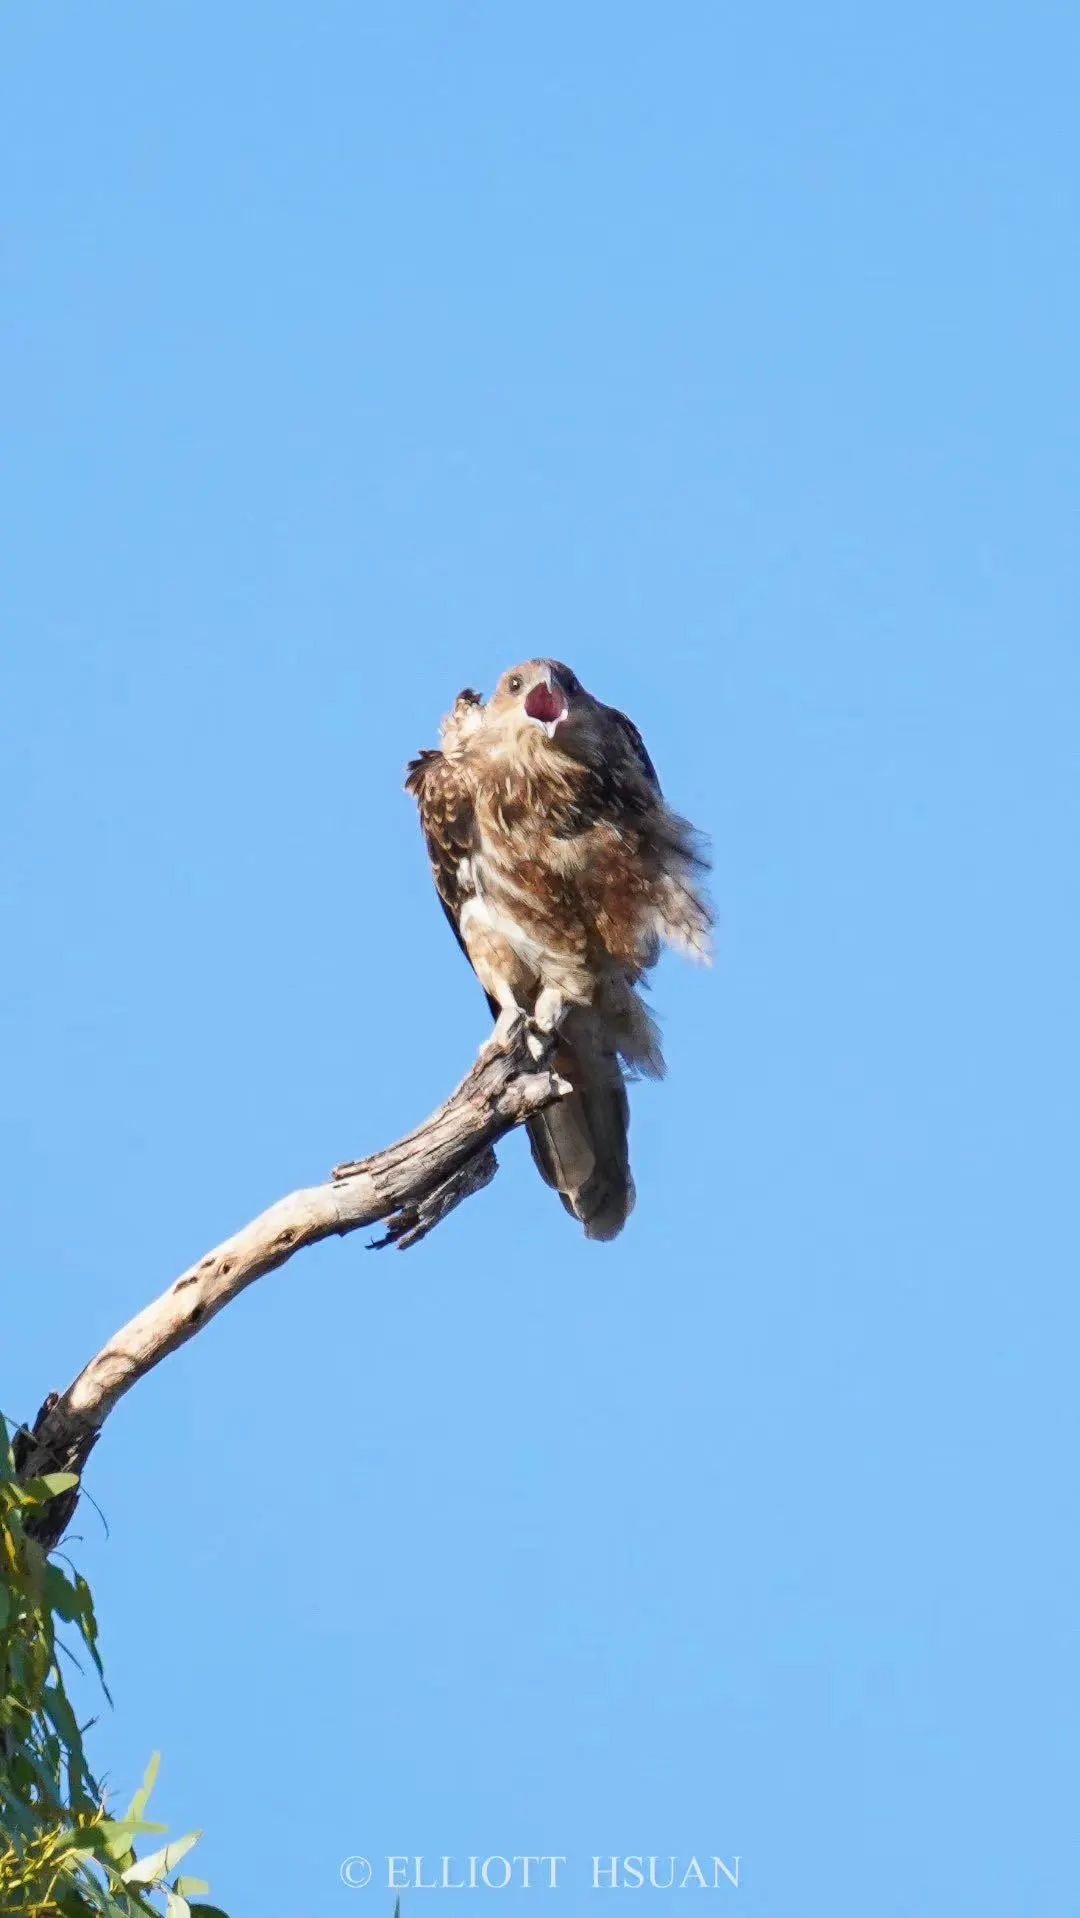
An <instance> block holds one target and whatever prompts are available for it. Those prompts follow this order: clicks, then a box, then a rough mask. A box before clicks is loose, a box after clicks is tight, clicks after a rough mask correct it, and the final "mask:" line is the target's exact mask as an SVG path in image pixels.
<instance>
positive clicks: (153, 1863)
mask: <svg viewBox="0 0 1080 1918" xmlns="http://www.w3.org/2000/svg"><path fill="white" fill-rule="evenodd" d="M201 1837H202V1832H201V1831H189V1832H187V1833H185V1835H184V1837H183V1838H174V1839H173V1840H172V1842H171V1843H170V1844H168V1845H162V1847H161V1850H160V1851H153V1852H151V1853H150V1856H149V1858H140V1859H138V1860H137V1861H136V1863H135V1864H134V1865H129V1866H128V1869H127V1870H126V1871H125V1873H124V1883H125V1885H156V1884H157V1883H158V1881H159V1879H162V1878H164V1877H165V1874H166V1873H167V1872H170V1871H172V1870H173V1867H174V1866H176V1865H178V1864H179V1863H180V1860H181V1858H183V1857H185V1856H186V1855H187V1853H188V1852H189V1851H190V1850H191V1847H192V1845H194V1844H196V1843H197V1842H198V1840H199V1839H200V1838H201Z"/></svg>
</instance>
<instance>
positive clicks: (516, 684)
mask: <svg viewBox="0 0 1080 1918" xmlns="http://www.w3.org/2000/svg"><path fill="white" fill-rule="evenodd" d="M524 683H525V682H524V680H523V679H522V677H521V674H520V673H511V675H510V677H509V679H508V680H507V682H506V690H507V692H508V693H519V692H520V691H521V688H522V686H523V685H524Z"/></svg>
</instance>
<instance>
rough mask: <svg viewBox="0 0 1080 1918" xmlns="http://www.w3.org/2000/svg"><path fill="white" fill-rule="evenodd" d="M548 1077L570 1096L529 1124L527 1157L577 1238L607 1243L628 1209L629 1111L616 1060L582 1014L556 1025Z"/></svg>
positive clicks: (576, 1011) (630, 1191)
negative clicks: (578, 1231) (565, 1083)
mask: <svg viewBox="0 0 1080 1918" xmlns="http://www.w3.org/2000/svg"><path fill="white" fill-rule="evenodd" d="M555 1070H556V1071H557V1072H558V1073H559V1074H560V1075H561V1077H563V1078H564V1079H568V1080H569V1081H570V1084H571V1085H572V1086H573V1088H574V1090H573V1092H571V1093H568V1094H567V1096H566V1097H565V1098H563V1099H560V1100H559V1101H558V1103H557V1104H555V1105H553V1106H548V1107H547V1109H546V1110H545V1111H544V1112H538V1113H537V1114H536V1115H535V1117H534V1118H532V1119H530V1120H529V1125H528V1132H529V1143H530V1145H531V1147H532V1155H533V1158H534V1159H535V1161H536V1165H537V1168H538V1170H539V1172H540V1174H541V1176H542V1177H543V1178H544V1179H546V1180H547V1183H548V1185H550V1186H554V1188H555V1190H556V1192H557V1193H558V1194H559V1197H560V1199H561V1200H562V1202H563V1205H564V1206H565V1207H566V1210H567V1211H568V1212H569V1213H570V1215H571V1217H573V1218H575V1219H580V1221H581V1223H582V1225H583V1226H584V1228H585V1237H586V1238H587V1239H613V1238H615V1237H616V1235H617V1234H618V1233H619V1232H621V1231H622V1228H623V1226H624V1225H625V1224H626V1221H627V1219H628V1218H629V1216H630V1213H631V1211H632V1210H633V1205H634V1181H633V1179H632V1178H631V1176H630V1156H629V1151H628V1148H627V1132H628V1130H629V1125H630V1106H629V1101H628V1100H627V1097H626V1087H625V1085H624V1084H623V1076H622V1072H621V1070H620V1067H619V1062H618V1059H617V1058H616V1057H615V1055H614V1053H612V1052H611V1051H609V1050H607V1049H606V1048H605V1047H603V1046H602V1045H601V1044H600V1043H599V1041H598V1039H597V1036H596V1033H595V1029H594V1021H593V1018H592V1016H591V1015H590V1013H589V1012H587V1011H585V1010H584V1009H579V1008H574V1009H573V1010H572V1011H571V1013H570V1015H569V1017H568V1018H567V1020H566V1022H565V1024H564V1026H563V1029H562V1031H561V1033H560V1038H559V1050H558V1053H557V1056H556V1059H555Z"/></svg>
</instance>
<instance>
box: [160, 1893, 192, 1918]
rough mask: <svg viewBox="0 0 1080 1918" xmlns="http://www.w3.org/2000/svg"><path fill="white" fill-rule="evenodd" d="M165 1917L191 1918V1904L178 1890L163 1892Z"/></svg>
mask: <svg viewBox="0 0 1080 1918" xmlns="http://www.w3.org/2000/svg"><path fill="white" fill-rule="evenodd" d="M165 1918H191V1906H190V1905H189V1904H188V1901H187V1899H186V1898H184V1897H182V1896H181V1895H180V1893H179V1892H178V1891H167V1892H166V1893H165Z"/></svg>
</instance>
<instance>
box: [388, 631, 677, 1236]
mask: <svg viewBox="0 0 1080 1918" xmlns="http://www.w3.org/2000/svg"><path fill="white" fill-rule="evenodd" d="M440 742H441V743H440V747H439V749H438V750H426V751H424V752H421V753H420V754H419V755H418V756H417V757H416V758H415V759H413V760H412V761H411V762H410V765H409V769H408V778H407V780H406V788H407V790H408V791H409V792H411V793H412V794H414V796H415V798H416V800H417V803H418V805H419V809H420V822H421V825H422V827H423V832H424V837H425V839H426V841H427V848H428V853H429V856H430V859H431V865H432V871H433V873H434V877H435V885H436V887H437V889H438V893H439V897H440V899H441V901H442V904H443V908H444V910H445V912H446V916H447V918H448V919H449V921H450V924H451V926H452V927H453V929H454V932H455V933H456V935H457V938H458V942H459V944H460V945H461V947H462V948H463V950H464V952H465V954H466V956H467V957H468V959H469V960H470V962H471V964H472V967H473V970H474V972H475V973H476V975H477V977H478V978H479V980H480V983H481V985H482V986H483V988H484V991H485V992H486V994H487V997H488V1004H489V1005H490V1007H491V1010H492V1013H493V1014H494V1015H495V1017H496V1025H495V1030H494V1033H493V1034H492V1038H491V1040H490V1041H489V1043H491V1044H496V1045H497V1044H499V1043H501V1042H502V1040H503V1039H504V1038H505V1035H506V1033H507V1032H508V1030H509V1029H510V1027H511V1026H512V1025H513V1024H514V1023H515V1021H516V1020H517V1018H518V1017H519V1015H520V1014H522V1013H524V1014H525V1015H526V1016H527V1017H528V1019H529V1020H530V1022H531V1023H532V1025H533V1026H534V1027H535V1028H536V1029H538V1030H539V1031H540V1032H542V1033H548V1034H553V1035H555V1044H556V1047H557V1051H556V1055H555V1066H556V1070H557V1071H558V1072H559V1073H560V1075H561V1076H562V1077H563V1078H565V1079H567V1080H568V1081H569V1082H570V1084H571V1086H572V1087H573V1091H572V1093H570V1094H569V1095H568V1096H566V1097H564V1098H563V1099H561V1100H559V1101H558V1102H557V1103H556V1104H555V1105H552V1106H550V1107H548V1108H547V1109H546V1110H545V1111H543V1112H541V1113H539V1114H537V1115H536V1116H535V1117H534V1118H532V1119H530V1121H529V1126H528V1130H529V1136H530V1143H531V1145H532V1153H533V1158H534V1159H535V1161H536V1164H537V1166H538V1168H539V1170H540V1172H541V1174H542V1175H543V1177H544V1178H545V1179H546V1180H547V1183H548V1184H549V1185H551V1186H554V1188H555V1190H556V1191H557V1192H558V1194H559V1196H560V1198H561V1199H562V1202H563V1205H564V1206H565V1207H566V1210H567V1211H568V1212H569V1213H571V1214H572V1216H573V1217H575V1218H577V1219H579V1220H580V1221H581V1224H582V1225H583V1226H584V1228H585V1233H586V1236H587V1237H588V1238H590V1239H613V1238H614V1237H615V1236H616V1234H617V1233H618V1232H620V1231H621V1230H622V1227H623V1225H624V1224H625V1222H626V1219H627V1217H628V1215H629V1213H630V1210H631V1208H632V1206H633V1204H634V1182H633V1179H632V1178H631V1175H630V1162H629V1156H628V1151H627V1128H628V1124H629V1107H628V1102H627V1096H626V1087H625V1083H624V1074H629V1075H631V1076H634V1075H636V1074H638V1073H643V1074H645V1075H646V1076H647V1077H649V1078H659V1077H660V1076H661V1075H662V1073H663V1071H664V1060H663V1055H662V1053H661V1050H660V1035H659V1031H658V1028H657V1025H656V1022H655V1020H654V1019H653V1017H652V1015H651V1014H650V1012H649V1010H648V1008H647V1007H646V1005H645V1003H644V1001H643V999H642V997H641V994H640V991H639V987H640V985H641V983H642V981H643V978H644V975H645V973H646V972H647V971H648V970H649V968H650V967H651V966H653V965H655V964H656V961H657V958H658V957H659V952H660V946H661V942H662V941H667V942H668V943H669V944H671V945H673V946H678V947H680V948H681V949H682V950H683V951H684V952H686V953H688V954H689V955H690V956H691V957H693V958H697V959H707V958H708V953H709V930H710V925H711V915H710V912H709V908H708V905H707V903H706V900H705V898H704V897H703V894H702V892H701V889H700V881H701V874H702V872H703V870H704V868H705V865H706V861H705V859H704V857H703V854H702V851H701V848H700V844H699V841H698V839H697V836H696V834H695V833H694V832H693V830H692V828H691V827H690V826H689V825H688V823H687V821H686V820H685V819H680V818H679V816H678V815H677V814H676V813H674V812H672V811H671V810H670V808H669V807H668V806H667V804H666V803H665V801H664V798H663V796H662V794H661V791H660V783H659V780H658V779H657V776H656V770H655V768H654V766H653V763H652V761H651V759H650V758H649V755H648V753H647V752H646V750H645V745H644V742H643V740H642V738H641V734H640V733H639V732H638V730H637V727H636V726H635V725H633V723H632V722H631V721H630V720H629V719H627V718H626V716H625V714H623V713H620V712H617V711H616V710H615V708H614V707H613V706H605V705H602V704H601V702H600V701H599V700H598V699H594V698H593V696H592V694H591V693H587V692H586V691H585V689H584V687H583V686H582V685H581V684H580V682H579V681H578V680H577V678H576V677H575V676H574V674H573V673H572V672H571V671H570V668H569V667H568V666H564V665H562V663H561V662H560V661H559V660H557V659H530V660H527V661H526V662H525V664H524V665H523V666H514V667H512V668H511V669H510V671H509V672H506V673H504V674H503V676H502V678H501V679H500V681H499V684H498V686H497V687H496V689H495V692H494V693H493V695H492V697H491V699H490V700H489V701H488V702H487V703H486V704H485V703H484V702H483V700H482V699H481V697H480V695H479V693H475V692H473V691H472V690H471V689H469V690H466V691H465V692H462V693H459V694H458V697H457V700H456V701H455V703H454V706H453V708H452V709H451V711H450V712H449V713H448V714H447V716H446V718H445V719H444V720H443V722H442V727H441V730H440Z"/></svg>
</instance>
